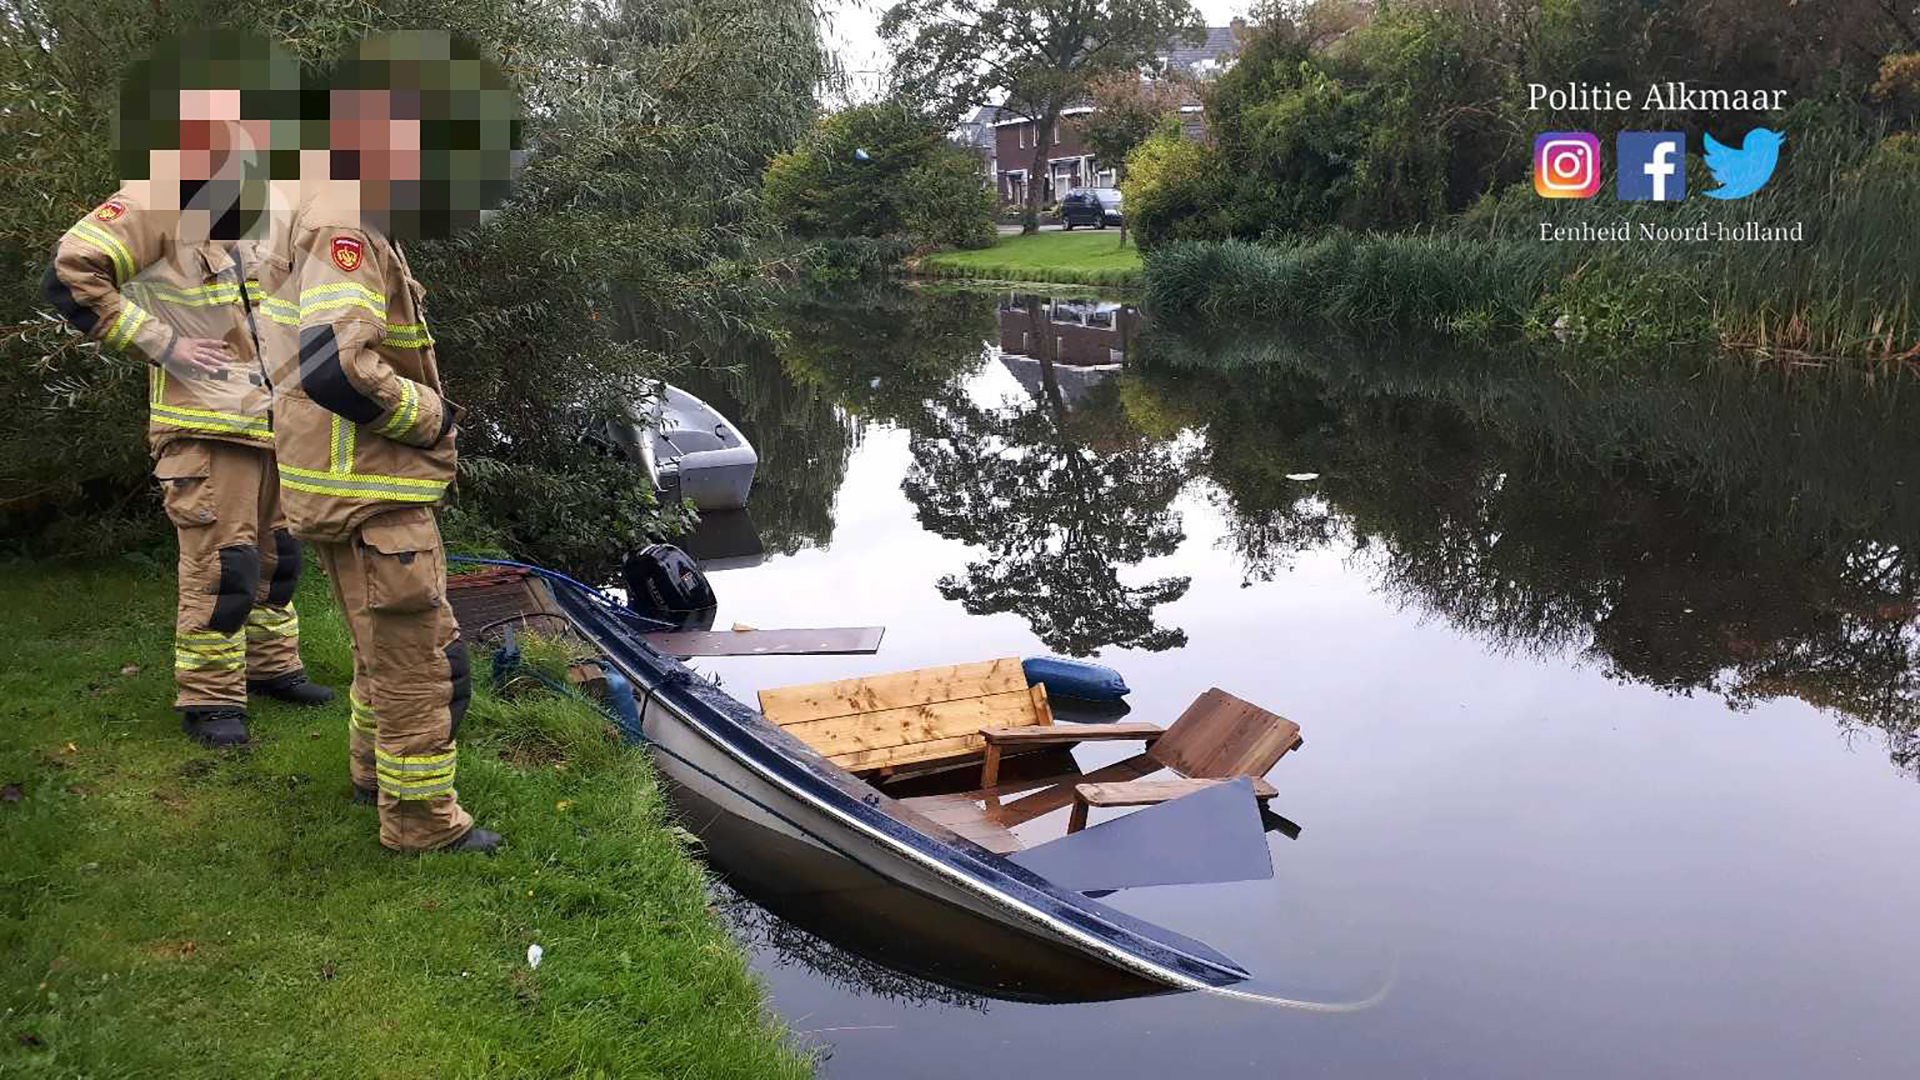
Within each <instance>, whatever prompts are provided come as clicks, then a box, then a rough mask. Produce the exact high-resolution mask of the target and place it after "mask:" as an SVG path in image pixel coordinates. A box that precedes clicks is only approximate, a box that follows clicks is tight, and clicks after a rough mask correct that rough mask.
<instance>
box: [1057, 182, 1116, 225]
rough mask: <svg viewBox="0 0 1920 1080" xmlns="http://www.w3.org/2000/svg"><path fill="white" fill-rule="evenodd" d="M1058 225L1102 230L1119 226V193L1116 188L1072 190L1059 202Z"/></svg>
mask: <svg viewBox="0 0 1920 1080" xmlns="http://www.w3.org/2000/svg"><path fill="white" fill-rule="evenodd" d="M1060 223H1061V224H1062V225H1064V226H1066V227H1067V228H1069V229H1071V228H1073V227H1074V226H1075V225H1092V226H1093V227H1094V228H1096V229H1104V228H1106V227H1107V226H1108V225H1118V224H1120V192H1119V190H1118V189H1117V188H1074V189H1073V190H1072V191H1069V192H1067V197H1066V198H1064V199H1061V200H1060Z"/></svg>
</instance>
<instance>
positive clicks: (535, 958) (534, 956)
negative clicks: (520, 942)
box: [527, 945, 547, 968]
mask: <svg viewBox="0 0 1920 1080" xmlns="http://www.w3.org/2000/svg"><path fill="white" fill-rule="evenodd" d="M546 954H547V951H546V950H545V949H542V948H541V947H540V946H538V945H529V946H527V966H528V967H530V968H537V967H539V966H540V958H541V957H542V956H545V955H546Z"/></svg>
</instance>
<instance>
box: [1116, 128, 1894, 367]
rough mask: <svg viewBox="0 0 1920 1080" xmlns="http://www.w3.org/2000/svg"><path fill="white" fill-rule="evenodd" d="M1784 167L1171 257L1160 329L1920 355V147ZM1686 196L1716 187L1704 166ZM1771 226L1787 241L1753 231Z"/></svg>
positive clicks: (1512, 198) (1154, 268)
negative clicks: (1728, 185) (1728, 187)
mask: <svg viewBox="0 0 1920 1080" xmlns="http://www.w3.org/2000/svg"><path fill="white" fill-rule="evenodd" d="M1809 141H1814V140H1809ZM1790 166H1791V169H1792V172H1791V173H1788V172H1787V170H1788V169H1789V167H1790ZM1781 169H1782V172H1783V176H1782V178H1781V179H1780V180H1779V181H1777V182H1776V183H1774V184H1772V185H1770V186H1769V187H1767V188H1766V189H1763V190H1762V191H1761V192H1759V193H1758V194H1757V195H1754V196H1752V197H1750V198H1747V199H1743V200H1740V201H1737V202H1721V201H1717V200H1713V199H1707V198H1701V197H1694V198H1689V199H1687V200H1686V201H1685V202H1682V203H1679V204H1662V203H1651V202H1620V201H1615V200H1612V199H1611V198H1608V197H1606V196H1604V195H1603V196H1602V197H1601V198H1600V199H1596V200H1594V201H1592V202H1586V201H1580V200H1546V199H1540V198H1538V197H1537V196H1535V195H1534V194H1533V193H1532V192H1531V191H1530V190H1525V189H1515V190H1512V191H1509V192H1508V193H1507V194H1506V195H1504V196H1503V197H1501V198H1499V199H1489V200H1487V201H1485V202H1483V203H1482V204H1481V205H1479V206H1477V207H1475V208H1474V209H1473V210H1472V211H1470V212H1469V213H1467V214H1465V215H1463V216H1461V217H1459V218H1457V219H1454V220H1451V221H1449V222H1447V223H1446V224H1445V225H1443V226H1441V227H1440V228H1439V229H1437V230H1433V229H1429V230H1421V231H1418V232H1406V233H1350V232H1345V231H1339V230H1334V231H1329V232H1323V233H1319V234H1313V235H1285V236H1276V237H1273V238H1271V239H1270V240H1268V241H1265V242H1261V243H1249V242H1237V241H1189V242H1183V243H1172V244H1167V245H1165V246H1163V247H1159V248H1155V249H1153V250H1151V251H1149V253H1148V254H1147V257H1146V265H1145V275H1144V276H1145V285H1146V290H1147V297H1148V300H1149V302H1150V303H1151V304H1152V305H1153V306H1154V308H1155V309H1156V310H1158V311H1160V312H1162V313H1168V314H1174V315H1180V314H1192V315H1199V316H1204V317H1208V318H1222V317H1225V318H1235V317H1243V318H1256V319H1258V318H1288V319H1322V320H1326V321H1328V322H1333V323H1355V324H1367V323H1374V324H1390V325H1395V326H1402V327H1412V328H1420V329H1438V330H1443V331H1447V332H1452V333H1459V334H1465V335H1469V336H1476V337H1500V336H1516V335H1519V336H1528V337H1534V338H1541V339H1546V338H1559V339H1564V340H1573V341H1582V342H1592V343H1597V344H1616V343H1617V344H1630V345H1653V344H1658V345H1704V346H1716V347H1721V348H1728V349H1736V350H1741V351H1752V352H1760V353H1766V354H1770V355H1777V356H1782V357H1790V358H1804V357H1813V358H1820V359H1828V358H1846V359H1856V360H1864V361H1869V362H1872V361H1880V362H1887V361H1911V360H1914V359H1915V358H1916V357H1920V303H1916V297H1920V247H1916V246H1915V245H1914V244H1912V243H1911V242H1910V236H1911V231H1912V223H1913V222H1914V221H1915V220H1920V181H1916V179H1915V177H1916V175H1920V138H1916V137H1914V136H1896V137H1893V138H1889V139H1887V140H1886V141H1885V142H1884V143H1881V144H1880V145H1879V146H1878V147H1877V148H1876V149H1875V150H1874V151H1873V153H1871V154H1869V155H1866V156H1864V157H1862V156H1861V155H1859V154H1857V153H1856V154H1853V155H1852V156H1851V157H1848V156H1844V155H1843V154H1842V150H1841V149H1840V148H1839V147H1838V146H1837V145H1836V144H1834V143H1824V144H1823V143H1818V142H1817V141H1815V145H1813V146H1810V147H1808V148H1807V152H1806V153H1804V154H1803V155H1802V156H1800V157H1798V158H1796V159H1795V160H1793V161H1792V162H1789V163H1783V164H1782V166H1781ZM1688 183H1689V186H1690V190H1693V191H1696V192H1697V191H1699V190H1702V189H1703V188H1707V187H1711V186H1712V182H1711V180H1710V179H1709V178H1708V177H1707V176H1706V175H1705V174H1704V171H1703V169H1702V167H1701V165H1700V163H1699V162H1698V160H1697V159H1695V160H1694V161H1693V162H1692V172H1691V175H1690V176H1689V180H1688ZM1755 225H1758V226H1764V227H1768V228H1772V229H1776V230H1779V232H1777V233H1776V234H1774V235H1772V236H1754V235H1750V234H1749V233H1747V232H1745V231H1743V230H1750V229H1752V228H1753V226H1755ZM1543 231H1544V232H1546V233H1548V234H1549V235H1551V236H1552V237H1553V238H1552V239H1548V238H1546V237H1544V236H1543Z"/></svg>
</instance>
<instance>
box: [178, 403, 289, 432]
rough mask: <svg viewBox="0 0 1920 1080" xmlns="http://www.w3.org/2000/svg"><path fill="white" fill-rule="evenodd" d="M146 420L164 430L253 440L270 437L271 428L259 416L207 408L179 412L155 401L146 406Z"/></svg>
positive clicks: (180, 410)
mask: <svg viewBox="0 0 1920 1080" xmlns="http://www.w3.org/2000/svg"><path fill="white" fill-rule="evenodd" d="M147 419H149V420H151V421H152V422H153V423H156V424H160V425H162V426H164V427H177V428H187V429H189V430H192V431H219V432H228V433H231V434H234V435H246V436H249V437H252V438H256V439H271V438H273V428H272V427H271V426H269V425H268V423H267V421H266V420H265V419H263V418H261V417H256V416H241V415H238V414H236V413H222V412H213V411H210V410H207V409H182V408H178V407H176V406H173V405H163V404H161V403H160V402H157V401H155V402H151V403H149V404H148V405H147Z"/></svg>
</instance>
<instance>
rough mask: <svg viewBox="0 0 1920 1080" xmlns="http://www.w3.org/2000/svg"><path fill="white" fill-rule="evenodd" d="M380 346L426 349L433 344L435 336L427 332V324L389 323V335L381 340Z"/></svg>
mask: <svg viewBox="0 0 1920 1080" xmlns="http://www.w3.org/2000/svg"><path fill="white" fill-rule="evenodd" d="M380 344H382V345H390V346H392V347H394V348H396V349H424V348H426V347H427V346H429V345H431V344H433V335H432V334H430V333H428V332H427V324H426V323H423V322H416V323H388V324H387V334H386V336H385V337H383V338H381V339H380Z"/></svg>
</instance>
